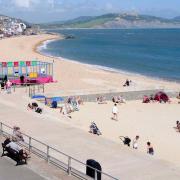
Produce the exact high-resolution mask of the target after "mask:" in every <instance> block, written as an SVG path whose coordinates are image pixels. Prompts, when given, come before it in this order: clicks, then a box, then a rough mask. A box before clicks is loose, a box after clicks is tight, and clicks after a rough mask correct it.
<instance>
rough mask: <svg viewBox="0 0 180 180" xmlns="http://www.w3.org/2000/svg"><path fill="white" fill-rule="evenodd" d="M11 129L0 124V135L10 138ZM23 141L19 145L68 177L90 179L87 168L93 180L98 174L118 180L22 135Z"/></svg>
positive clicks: (110, 179)
mask: <svg viewBox="0 0 180 180" xmlns="http://www.w3.org/2000/svg"><path fill="white" fill-rule="evenodd" d="M12 134H13V128H12V127H10V126H8V125H6V124H4V123H2V122H0V135H1V136H4V137H7V136H12ZM22 135H23V138H24V141H23V142H22V141H20V142H19V144H20V145H21V146H23V147H25V148H26V149H28V150H29V152H31V153H33V154H35V155H37V156H39V157H41V158H43V159H44V160H45V161H46V162H47V163H51V164H53V165H55V166H56V167H58V168H60V169H62V170H64V171H65V172H67V174H68V175H72V176H75V177H77V178H78V179H87V180H88V179H92V178H90V177H89V176H87V175H86V168H87V167H89V168H91V169H93V170H94V171H95V177H94V179H95V180H98V174H101V179H103V180H104V179H105V180H118V178H115V177H113V176H111V175H109V174H107V173H105V172H102V171H99V170H98V169H95V168H93V167H91V166H88V165H86V164H85V163H83V162H81V161H79V160H78V159H76V158H74V157H72V156H70V155H68V154H66V153H64V152H61V151H59V150H57V149H55V148H53V147H51V146H49V145H47V144H45V143H43V142H41V141H39V140H37V139H35V138H33V137H31V136H28V135H26V134H24V133H22Z"/></svg>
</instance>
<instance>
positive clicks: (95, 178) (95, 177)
mask: <svg viewBox="0 0 180 180" xmlns="http://www.w3.org/2000/svg"><path fill="white" fill-rule="evenodd" d="M94 173H95V176H94V180H97V170H96V169H95V172H94Z"/></svg>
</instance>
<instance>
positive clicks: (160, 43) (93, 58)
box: [39, 29, 180, 82]
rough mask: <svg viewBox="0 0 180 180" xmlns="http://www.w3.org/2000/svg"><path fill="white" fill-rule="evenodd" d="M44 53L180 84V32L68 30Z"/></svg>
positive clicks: (62, 31)
mask: <svg viewBox="0 0 180 180" xmlns="http://www.w3.org/2000/svg"><path fill="white" fill-rule="evenodd" d="M51 32H55V33H60V34H64V35H66V36H69V35H71V36H73V37H74V38H72V39H64V40H56V41H47V42H45V43H44V44H43V45H42V46H41V47H40V48H39V50H40V51H41V53H44V54H46V55H50V56H54V57H62V58H65V59H66V60H67V59H69V60H71V61H76V62H79V63H83V64H89V65H92V66H94V67H95V68H101V69H104V70H109V71H114V72H120V73H122V72H123V73H131V74H138V75H144V76H149V77H152V78H158V79H163V80H169V81H175V82H180V29H68V30H51Z"/></svg>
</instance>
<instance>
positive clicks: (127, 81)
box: [123, 79, 132, 87]
mask: <svg viewBox="0 0 180 180" xmlns="http://www.w3.org/2000/svg"><path fill="white" fill-rule="evenodd" d="M131 82H132V81H131V80H128V79H126V82H125V83H124V85H123V86H124V87H126V86H130V83H131Z"/></svg>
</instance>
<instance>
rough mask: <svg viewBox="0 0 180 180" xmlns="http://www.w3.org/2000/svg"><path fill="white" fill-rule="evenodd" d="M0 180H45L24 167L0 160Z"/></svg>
mask: <svg viewBox="0 0 180 180" xmlns="http://www.w3.org/2000/svg"><path fill="white" fill-rule="evenodd" d="M0 180H45V179H44V178H43V177H41V176H39V175H38V174H36V173H35V172H33V171H32V170H30V169H28V168H27V167H26V166H25V165H24V166H17V167H16V166H15V162H13V161H11V160H10V159H7V158H5V157H3V158H0Z"/></svg>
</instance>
